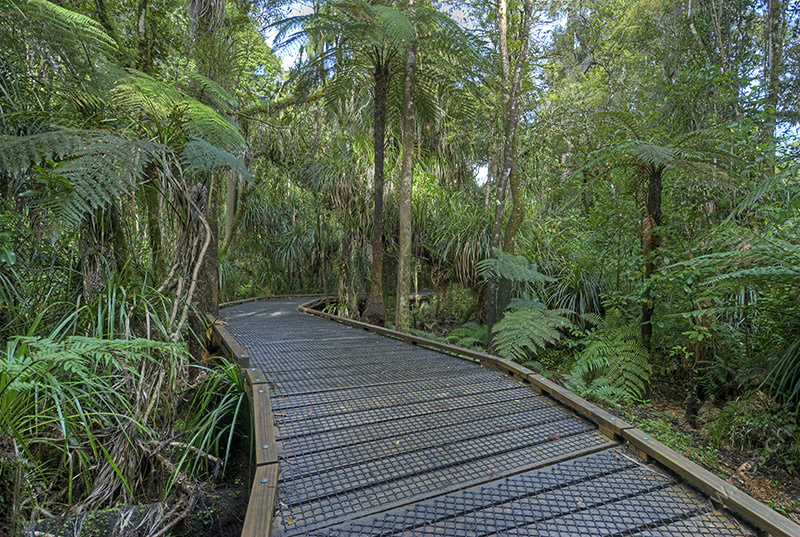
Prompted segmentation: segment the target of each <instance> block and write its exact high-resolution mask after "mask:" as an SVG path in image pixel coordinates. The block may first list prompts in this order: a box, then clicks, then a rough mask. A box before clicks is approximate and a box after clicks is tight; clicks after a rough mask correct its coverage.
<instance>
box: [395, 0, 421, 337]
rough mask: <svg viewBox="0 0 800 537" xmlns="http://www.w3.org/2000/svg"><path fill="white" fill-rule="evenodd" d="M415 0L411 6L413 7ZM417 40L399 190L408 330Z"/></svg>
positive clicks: (400, 272) (401, 300) (400, 287)
mask: <svg viewBox="0 0 800 537" xmlns="http://www.w3.org/2000/svg"><path fill="white" fill-rule="evenodd" d="M413 6H414V0H409V2H408V7H409V8H413ZM416 56H417V51H416V43H413V42H412V43H409V45H408V46H407V47H406V58H405V60H406V61H405V81H404V83H403V161H402V163H401V166H400V190H399V192H398V193H397V198H398V201H397V211H398V221H399V224H398V228H399V230H400V237H399V239H398V245H399V248H398V249H399V259H398V263H397V305H396V309H395V327H396V328H397V330H400V331H401V332H407V331H408V328H409V326H410V316H411V307H410V304H409V298H408V295H409V294H410V292H411V231H412V221H411V219H412V216H411V197H412V193H413V188H414V141H415V140H414V138H415V136H414V135H415V133H416V125H415V122H414V114H415V104H416V103H415V102H414V86H415V85H416V84H415V78H416V61H417V60H416Z"/></svg>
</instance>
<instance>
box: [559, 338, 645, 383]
mask: <svg viewBox="0 0 800 537" xmlns="http://www.w3.org/2000/svg"><path fill="white" fill-rule="evenodd" d="M590 337H591V339H590V342H589V344H588V345H586V348H585V349H584V350H583V352H582V353H581V355H580V357H579V358H578V361H577V362H576V363H575V365H574V366H573V367H572V370H571V371H570V375H571V376H572V378H573V379H581V382H583V383H584V384H585V385H586V386H590V385H591V384H592V382H593V381H595V380H597V379H601V378H602V379H605V381H607V383H608V385H609V386H612V387H613V388H615V389H617V390H620V393H623V394H625V396H627V397H631V398H639V399H640V398H642V397H643V396H644V394H645V391H646V390H647V384H648V382H649V381H650V374H651V372H652V367H651V365H650V363H649V354H648V352H647V349H646V348H645V347H644V346H643V345H642V344H641V343H639V339H638V332H637V328H636V326H634V325H633V324H631V325H621V326H613V325H612V326H608V325H607V324H606V323H601V325H600V329H599V330H598V331H597V332H596V333H594V334H592V335H591V336H590Z"/></svg>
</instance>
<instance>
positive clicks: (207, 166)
mask: <svg viewBox="0 0 800 537" xmlns="http://www.w3.org/2000/svg"><path fill="white" fill-rule="evenodd" d="M180 158H181V163H182V164H183V165H184V166H186V167H187V168H188V169H190V170H194V171H198V172H209V171H212V170H214V169H215V168H218V167H221V166H226V167H228V168H230V169H232V170H233V171H235V172H236V173H238V174H240V175H241V176H242V177H244V178H246V179H249V178H250V172H249V171H248V170H247V167H246V166H245V165H244V162H242V161H241V159H239V158H237V157H236V156H234V155H232V154H230V153H228V152H227V151H225V150H223V149H219V148H217V147H215V146H213V145H211V144H210V143H208V142H206V141H205V140H191V141H189V142H187V143H186V144H185V145H184V146H183V151H181V157H180Z"/></svg>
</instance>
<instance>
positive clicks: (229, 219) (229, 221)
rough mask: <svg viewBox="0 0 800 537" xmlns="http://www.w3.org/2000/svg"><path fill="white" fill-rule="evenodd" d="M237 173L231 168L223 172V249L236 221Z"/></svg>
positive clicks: (227, 242) (228, 242)
mask: <svg viewBox="0 0 800 537" xmlns="http://www.w3.org/2000/svg"><path fill="white" fill-rule="evenodd" d="M238 192H239V175H238V174H237V173H236V172H234V171H233V170H229V171H227V172H225V233H224V235H223V237H224V238H223V244H224V245H225V247H224V248H223V251H224V250H225V249H226V248H227V246H228V244H230V242H231V239H232V238H233V229H234V224H235V222H236V209H237V207H236V205H237V202H238V200H239V197H238Z"/></svg>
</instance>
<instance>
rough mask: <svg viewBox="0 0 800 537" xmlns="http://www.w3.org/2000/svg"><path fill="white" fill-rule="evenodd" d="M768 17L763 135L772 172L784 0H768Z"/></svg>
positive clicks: (770, 171) (781, 54) (765, 41)
mask: <svg viewBox="0 0 800 537" xmlns="http://www.w3.org/2000/svg"><path fill="white" fill-rule="evenodd" d="M766 7H767V10H766V14H765V20H764V49H765V50H764V61H765V65H764V84H765V86H766V92H765V95H764V121H763V123H762V127H761V131H762V139H763V140H764V143H766V144H767V145H768V146H769V147H770V149H768V152H769V157H770V160H769V166H770V169H769V170H768V173H770V175H771V174H772V173H773V172H774V159H775V147H774V143H775V125H776V123H777V117H776V115H777V109H778V96H779V93H778V92H779V89H780V76H781V67H782V64H783V41H784V34H785V24H784V20H785V6H784V1H783V0H767V6H766Z"/></svg>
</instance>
